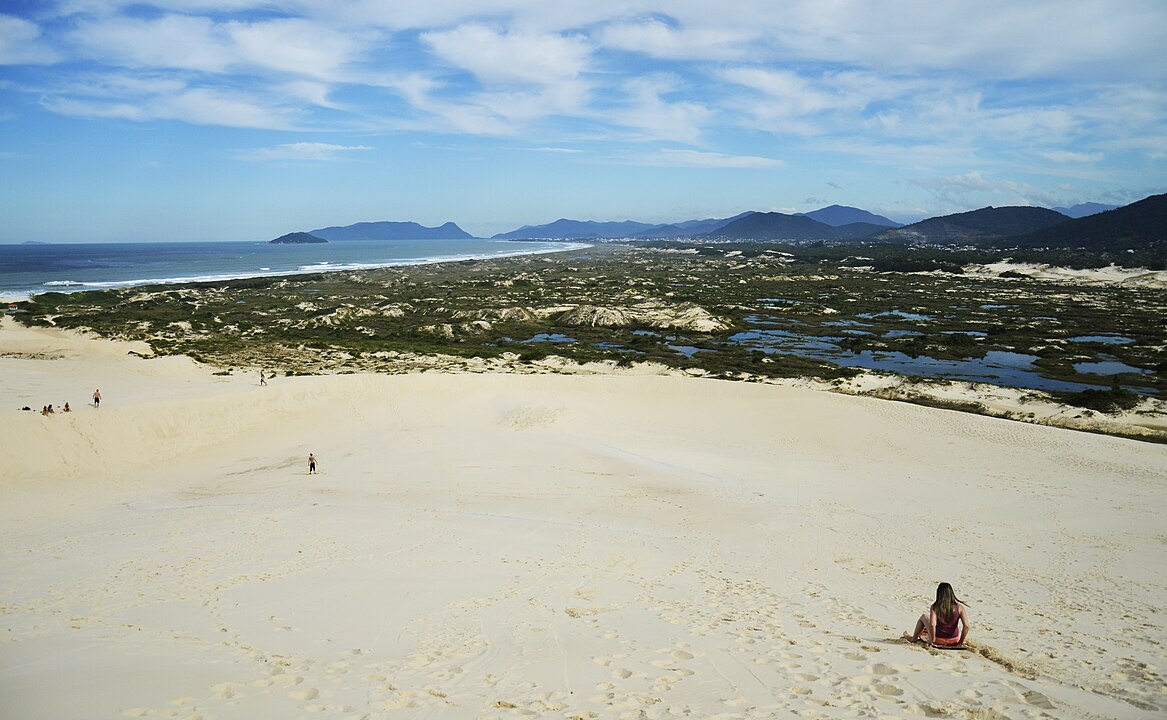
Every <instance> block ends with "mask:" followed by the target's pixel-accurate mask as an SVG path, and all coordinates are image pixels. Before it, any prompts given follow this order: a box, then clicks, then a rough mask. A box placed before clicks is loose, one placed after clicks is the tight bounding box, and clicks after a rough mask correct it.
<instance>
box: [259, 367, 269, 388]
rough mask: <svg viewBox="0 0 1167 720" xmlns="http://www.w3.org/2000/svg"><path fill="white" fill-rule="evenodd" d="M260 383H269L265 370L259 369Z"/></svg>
mask: <svg viewBox="0 0 1167 720" xmlns="http://www.w3.org/2000/svg"><path fill="white" fill-rule="evenodd" d="M259 384H260V385H267V377H265V376H264V374H263V370H260V371H259Z"/></svg>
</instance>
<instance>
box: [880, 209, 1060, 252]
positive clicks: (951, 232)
mask: <svg viewBox="0 0 1167 720" xmlns="http://www.w3.org/2000/svg"><path fill="white" fill-rule="evenodd" d="M1068 220H1069V218H1068V217H1066V216H1065V215H1063V214H1061V213H1059V212H1054V211H1053V210H1049V209H1047V208H1039V207H1025V206H1014V207H1000V208H995V207H985V208H981V209H980V210H971V211H969V212H963V213H956V214H954V215H945V216H943V217H934V218H928V219H927V220H921V221H920V222H917V223H912V224H911V225H905V226H903V227H901V228H895V229H892V230H884V231H882V232H879V233H876V234H875V235H872V236H871V239H872V240H880V241H886V242H906V243H935V244H945V245H952V244H962V245H963V244H969V245H976V244H987V243H989V242H992V241H994V240H999V239H1002V238H1006V237H1010V236H1012V235H1020V234H1023V233H1028V232H1036V231H1038V230H1044V229H1046V228H1048V227H1052V226H1054V225H1057V224H1058V223H1063V222H1067V221H1068Z"/></svg>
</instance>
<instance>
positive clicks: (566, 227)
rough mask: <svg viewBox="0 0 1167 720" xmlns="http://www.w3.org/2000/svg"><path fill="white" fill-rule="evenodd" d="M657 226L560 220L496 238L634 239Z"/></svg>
mask: <svg viewBox="0 0 1167 720" xmlns="http://www.w3.org/2000/svg"><path fill="white" fill-rule="evenodd" d="M655 227H659V226H657V225H650V224H649V223H641V222H633V221H632V220H625V221H623V222H596V221H594V220H568V219H566V218H560V219H559V220H556V221H555V222H553V223H547V224H546V225H524V226H523V227H521V228H519V229H518V230H512V231H510V232H506V233H499V234H498V235H495V236H494V239H497V240H538V239H544V238H547V239H555V240H595V239H599V238H626V237H634V236H636V235H638V234H639V233H642V232H644V231H646V230H651V229H653V228H655Z"/></svg>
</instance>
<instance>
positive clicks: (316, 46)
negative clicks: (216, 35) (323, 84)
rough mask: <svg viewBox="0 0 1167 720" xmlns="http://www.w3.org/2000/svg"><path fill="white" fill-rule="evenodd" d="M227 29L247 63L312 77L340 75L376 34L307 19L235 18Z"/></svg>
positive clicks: (335, 76) (236, 49)
mask: <svg viewBox="0 0 1167 720" xmlns="http://www.w3.org/2000/svg"><path fill="white" fill-rule="evenodd" d="M226 32H227V34H228V35H229V37H230V38H231V40H232V41H233V44H234V46H235V52H236V53H238V55H239V58H240V59H241V60H242V61H244V62H247V63H250V64H252V65H256V66H259V67H265V68H269V69H272V70H278V71H283V72H288V73H292V74H295V75H302V76H308V77H320V78H332V79H337V78H340V77H341V76H342V70H343V68H344V66H345V65H347V64H348V63H350V62H352V61H353V60H354V59H356V58H358V57H359V56H360V55H361V52H362V51H363V49H364V47H365V45H366V44H367V43H368V42H370V41H371V39H372V37H373V36H372V34H371V33H369V32H368V31H365V32H355V31H349V32H342V31H340V30H337V29H334V28H332V27H329V26H327V25H323V24H321V23H318V22H311V21H308V20H303V19H283V20H269V21H265V22H249V23H242V22H232V23H229V24H227V26H226Z"/></svg>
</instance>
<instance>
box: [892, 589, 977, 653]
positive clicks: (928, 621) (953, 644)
mask: <svg viewBox="0 0 1167 720" xmlns="http://www.w3.org/2000/svg"><path fill="white" fill-rule="evenodd" d="M968 631H969V622H968V608H967V607H966V606H965V604H964V603H963V602H961V601H960V599H959V598H957V597H956V593H955V592H953V590H952V586H951V585H949V584H948V583H946V582H942V583H940V584H939V585H938V586H936V602H934V603H932V604H931V605H929V606H928V608H927V610H925V611H924V614H923V615H921V616H920V618H919V619H918V620H916V628H915V630H913V631H912V632H910V633H909V632H905V633H904V639H906V640H909V641H911V642H916V641H917V640H920V639H921V638H922V639H923V640H924V642H925V643H927V644H928V645H929V646H940V647H948V648H959V647H964V641H965V640H966V639H968Z"/></svg>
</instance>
